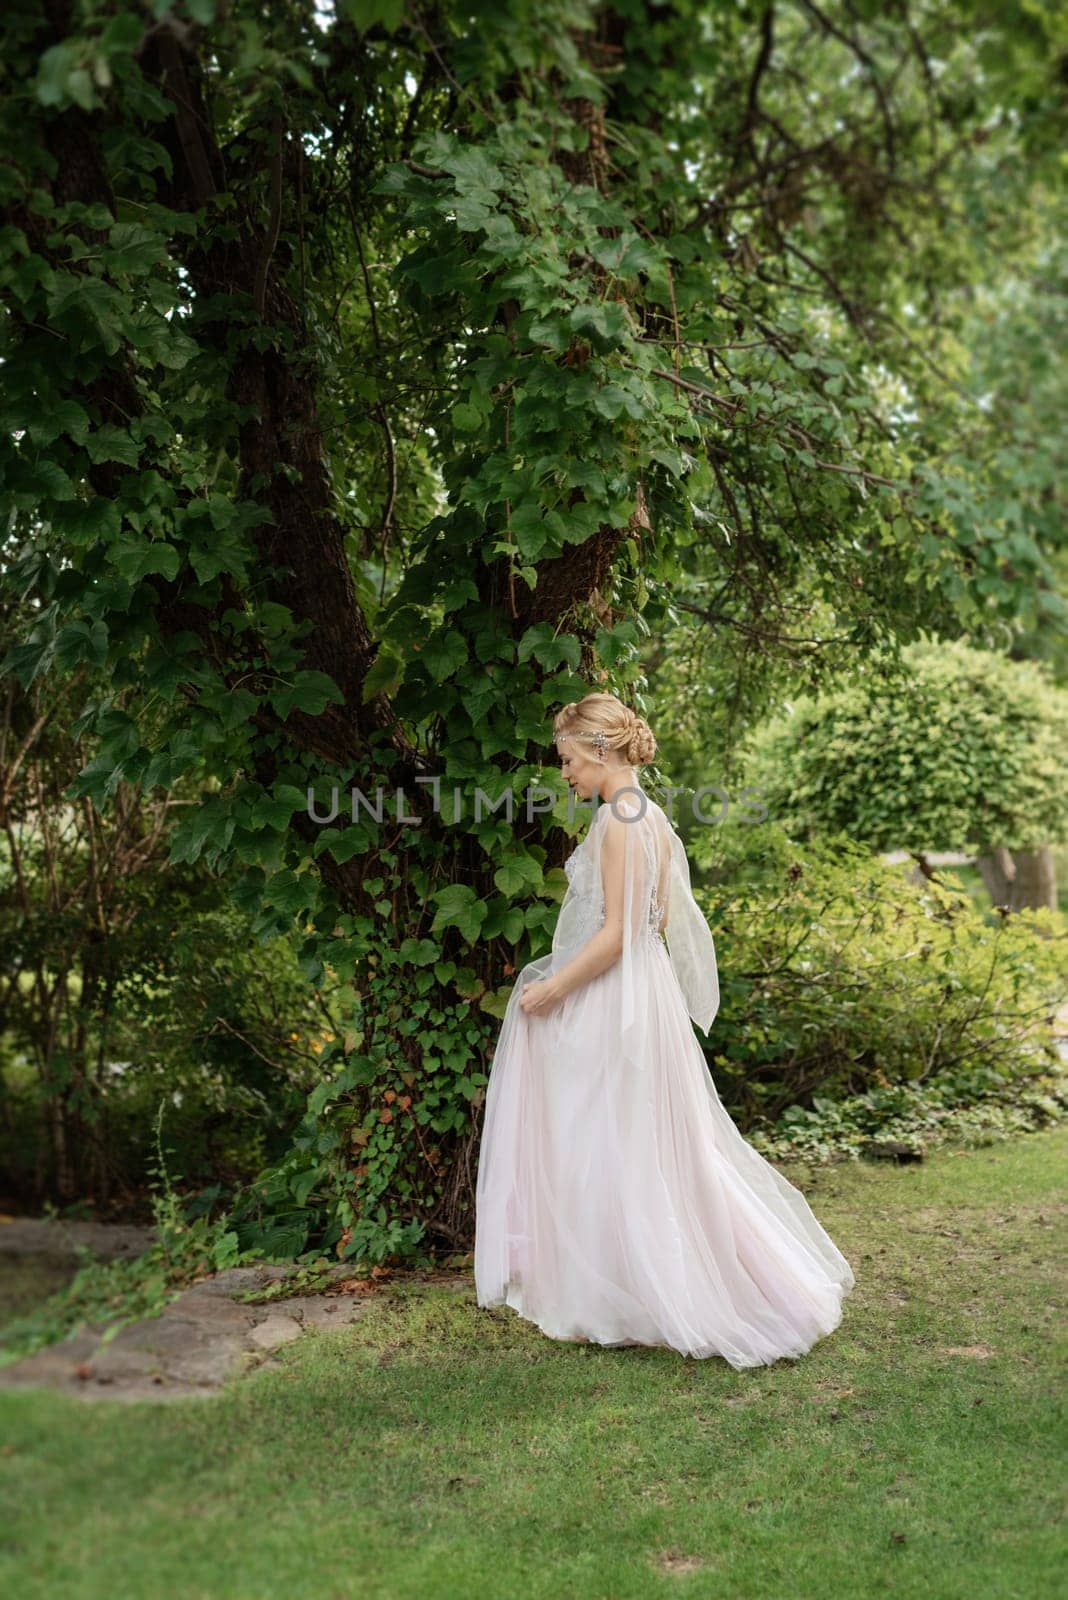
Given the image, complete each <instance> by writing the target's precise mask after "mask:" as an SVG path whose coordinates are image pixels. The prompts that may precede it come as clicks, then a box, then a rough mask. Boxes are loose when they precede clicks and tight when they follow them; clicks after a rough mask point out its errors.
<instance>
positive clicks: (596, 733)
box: [553, 693, 656, 767]
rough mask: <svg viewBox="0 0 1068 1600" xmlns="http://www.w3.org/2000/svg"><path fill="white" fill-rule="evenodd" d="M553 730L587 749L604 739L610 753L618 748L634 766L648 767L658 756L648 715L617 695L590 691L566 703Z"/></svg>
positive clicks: (554, 722) (624, 758)
mask: <svg viewBox="0 0 1068 1600" xmlns="http://www.w3.org/2000/svg"><path fill="white" fill-rule="evenodd" d="M553 732H554V734H555V735H556V737H560V736H561V735H564V734H567V735H570V736H571V737H573V738H577V739H579V740H581V741H582V744H583V747H584V748H585V749H586V750H591V749H593V748H594V745H593V741H595V740H596V739H597V738H601V739H603V743H604V749H605V751H606V752H607V751H610V750H616V751H618V752H619V754H620V755H621V756H622V758H623V760H624V762H625V763H626V764H627V765H628V766H631V767H642V766H646V765H647V764H648V763H649V762H650V761H652V759H653V757H654V756H655V755H656V740H655V739H654V737H653V732H652V729H651V728H650V726H649V724H648V723H647V722H646V720H645V718H644V717H639V716H638V714H637V712H636V711H632V710H631V708H630V707H629V706H625V705H624V704H623V702H622V700H620V699H619V698H618V697H617V696H616V695H614V694H601V693H598V694H588V695H586V696H585V697H584V698H583V699H582V700H579V701H577V702H575V703H573V704H572V705H568V706H565V707H564V708H563V710H562V711H559V712H558V713H557V714H556V716H555V717H554V718H553Z"/></svg>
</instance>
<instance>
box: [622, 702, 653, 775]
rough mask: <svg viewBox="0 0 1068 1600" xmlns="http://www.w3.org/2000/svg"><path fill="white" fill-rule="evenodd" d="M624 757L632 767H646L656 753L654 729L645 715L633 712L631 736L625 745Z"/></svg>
mask: <svg viewBox="0 0 1068 1600" xmlns="http://www.w3.org/2000/svg"><path fill="white" fill-rule="evenodd" d="M623 754H624V759H625V760H626V761H628V762H629V763H630V765H631V766H632V767H644V766H647V765H648V764H649V762H650V761H651V760H652V759H653V757H654V756H655V755H656V740H655V739H654V737H653V730H652V728H650V726H649V724H648V723H647V722H646V720H645V718H644V717H639V716H638V715H637V714H636V713H635V712H633V711H632V712H631V727H630V737H629V739H628V740H627V743H626V745H625V747H624V751H623Z"/></svg>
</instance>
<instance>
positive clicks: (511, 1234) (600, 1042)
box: [475, 938, 854, 1368]
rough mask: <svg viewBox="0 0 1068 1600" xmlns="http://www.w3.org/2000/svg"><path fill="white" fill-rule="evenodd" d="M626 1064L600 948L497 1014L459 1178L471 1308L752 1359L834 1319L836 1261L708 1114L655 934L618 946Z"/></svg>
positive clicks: (795, 1196) (723, 1118) (849, 1277)
mask: <svg viewBox="0 0 1068 1600" xmlns="http://www.w3.org/2000/svg"><path fill="white" fill-rule="evenodd" d="M635 951H636V960H635V968H634V980H635V984H636V987H637V989H638V992H640V994H641V995H642V999H643V1006H644V1009H643V1012H642V1033H641V1046H640V1050H639V1052H638V1059H636V1060H635V1059H631V1060H627V1061H623V1062H621V1060H620V1059H619V1047H618V1044H613V1043H612V1041H613V1039H617V1040H618V1029H613V1026H612V1019H614V1018H618V1016H619V1015H620V1009H621V970H620V964H619V963H618V962H617V963H615V964H614V965H613V966H612V967H610V968H609V969H608V970H607V971H606V972H604V973H602V974H601V976H600V977H598V978H595V979H593V980H592V981H591V982H589V983H587V984H585V985H583V986H582V987H581V988H579V989H577V990H575V991H573V993H572V994H570V995H569V996H567V998H566V999H565V1000H564V1001H562V1002H561V1003H559V1004H558V1005H557V1006H556V1007H555V1008H554V1009H553V1010H552V1011H550V1012H547V1013H546V1014H545V1015H544V1016H540V1017H539V1016H528V1015H527V1013H525V1012H524V1011H523V1010H522V1009H521V1008H520V1005H519V995H520V993H521V991H522V988H523V986H524V984H526V983H528V982H534V981H536V980H537V979H539V978H541V977H544V976H546V975H547V974H548V973H549V972H550V971H551V970H552V968H553V963H554V959H556V960H557V961H558V962H559V963H560V964H562V960H563V958H562V957H558V958H554V957H553V956H551V955H550V956H545V957H543V958H541V960H540V961H535V962H531V963H530V964H529V965H528V966H527V967H524V969H523V971H522V972H521V974H520V976H519V981H518V982H517V984H516V986H515V989H514V990H513V992H512V995H511V998H510V1001H509V1005H508V1009H507V1011H506V1013H505V1017H504V1020H503V1023H502V1026H501V1032H500V1036H499V1040H498V1045H497V1050H496V1054H495V1057H494V1062H493V1067H492V1071H491V1074H490V1081H489V1084H488V1087H487V1091H486V1108H485V1117H484V1122H483V1132H482V1148H481V1156H480V1161H479V1170H478V1184H477V1219H476V1239H475V1285H476V1292H477V1299H478V1304H479V1305H480V1306H491V1305H502V1304H507V1305H509V1306H511V1307H513V1309H514V1310H516V1311H517V1312H519V1313H520V1315H522V1316H523V1317H526V1318H528V1319H530V1320H531V1321H533V1322H535V1323H536V1324H537V1325H538V1326H539V1327H540V1328H541V1329H542V1331H543V1332H544V1333H546V1334H548V1335H550V1336H551V1337H553V1338H557V1339H578V1338H581V1339H586V1340H590V1341H593V1342H595V1343H598V1344H625V1343H638V1344H648V1345H665V1346H668V1347H670V1348H672V1349H675V1350H678V1351H680V1352H682V1353H683V1354H686V1355H691V1356H712V1355H720V1356H722V1357H723V1358H724V1359H725V1360H726V1361H728V1362H729V1363H730V1364H731V1366H733V1367H737V1368H742V1367H753V1366H759V1365H763V1364H767V1363H770V1362H772V1361H776V1360H778V1359H780V1358H781V1357H797V1356H800V1355H803V1354H804V1353H805V1352H806V1351H807V1350H809V1349H810V1348H811V1346H812V1345H813V1344H814V1343H815V1342H816V1341H817V1340H818V1339H820V1338H822V1337H824V1336H825V1335H826V1334H828V1333H830V1332H831V1331H832V1330H833V1329H834V1328H835V1327H837V1326H838V1324H839V1322H840V1321H841V1317H842V1300H843V1298H844V1296H845V1295H846V1294H848V1292H849V1290H850V1289H851V1288H852V1287H853V1283H854V1276H853V1271H852V1268H851V1267H850V1265H849V1263H848V1261H847V1260H846V1258H845V1257H844V1255H842V1253H841V1251H840V1250H838V1248H837V1247H836V1246H835V1244H834V1243H833V1242H832V1240H831V1239H830V1238H829V1237H828V1235H827V1233H826V1232H825V1231H824V1229H823V1228H822V1226H821V1225H820V1223H819V1222H818V1221H817V1219H816V1217H815V1216H814V1215H813V1213H812V1210H811V1209H810V1207H809V1205H808V1202H807V1201H806V1200H805V1198H804V1196H803V1195H802V1194H801V1193H800V1191H799V1190H797V1189H796V1188H794V1187H793V1185H792V1184H790V1183H789V1182H788V1181H787V1180H786V1178H784V1177H783V1175H782V1174H781V1173H780V1172H778V1171H777V1170H776V1169H775V1168H774V1167H773V1166H772V1165H771V1164H770V1162H768V1161H766V1160H765V1159H764V1157H763V1156H761V1155H760V1154H759V1152H758V1151H757V1150H755V1149H754V1148H753V1146H752V1145H750V1144H749V1143H748V1142H747V1141H746V1140H745V1139H744V1138H743V1136H742V1134H741V1133H740V1131H739V1130H738V1128H737V1126H736V1125H735V1123H734V1121H733V1120H732V1118H731V1117H730V1116H729V1114H728V1113H727V1111H726V1110H725V1109H724V1107H723V1105H722V1103H721V1102H720V1099H719V1096H718V1094H717V1092H716V1088H715V1085H714V1083H713V1081H712V1078H711V1075H710V1074H709V1071H708V1067H707V1065H706V1063H705V1058H704V1053H703V1051H702V1050H701V1047H700V1045H699V1043H698V1041H697V1037H696V1035H695V1033H694V1030H693V1027H692V1024H691V1021H690V1017H689V1015H688V1013H687V1010H686V1006H685V1002H684V1001H683V998H682V994H681V991H680V989H679V986H678V982H677V980H676V978H675V975H674V973H673V971H672V968H671V963H670V960H669V957H668V952H667V950H666V949H665V947H664V945H663V943H662V942H661V941H660V940H659V939H652V938H650V939H642V940H640V941H638V942H637V944H636V945H635Z"/></svg>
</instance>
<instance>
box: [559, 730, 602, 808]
mask: <svg viewBox="0 0 1068 1600" xmlns="http://www.w3.org/2000/svg"><path fill="white" fill-rule="evenodd" d="M556 750H557V754H558V755H559V757H560V771H561V772H562V773H563V775H564V778H565V780H566V781H567V782H568V783H569V784H570V785H571V787H572V789H574V791H575V793H576V794H577V795H579V796H580V797H581V798H582V799H583V800H589V799H590V797H591V795H592V794H593V792H594V790H595V789H596V788H597V778H598V775H599V774H600V773H601V772H603V770H604V769H603V767H602V766H601V765H600V764H599V763H598V762H596V761H591V760H590V759H589V757H588V756H586V755H584V754H583V751H582V747H581V743H580V741H579V740H578V739H574V738H572V737H571V735H570V734H561V735H560V737H559V738H558V739H557V741H556Z"/></svg>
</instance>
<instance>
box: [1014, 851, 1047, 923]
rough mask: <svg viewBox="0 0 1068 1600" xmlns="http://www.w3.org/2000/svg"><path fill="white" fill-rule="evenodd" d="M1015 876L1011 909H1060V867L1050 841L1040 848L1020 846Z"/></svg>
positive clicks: (1016, 856) (1015, 858) (1016, 859)
mask: <svg viewBox="0 0 1068 1600" xmlns="http://www.w3.org/2000/svg"><path fill="white" fill-rule="evenodd" d="M1013 859H1014V861H1015V863H1016V878H1015V881H1014V882H1013V886H1012V909H1013V910H1014V911H1020V910H1022V909H1023V908H1024V907H1027V908H1029V909H1035V910H1037V909H1039V908H1040V907H1042V906H1048V907H1049V909H1050V910H1051V911H1056V909H1057V869H1056V866H1055V864H1054V860H1053V851H1052V850H1051V849H1050V847H1049V845H1048V844H1043V845H1039V847H1038V849H1037V850H1017V851H1016V852H1015V855H1014V858H1013Z"/></svg>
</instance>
